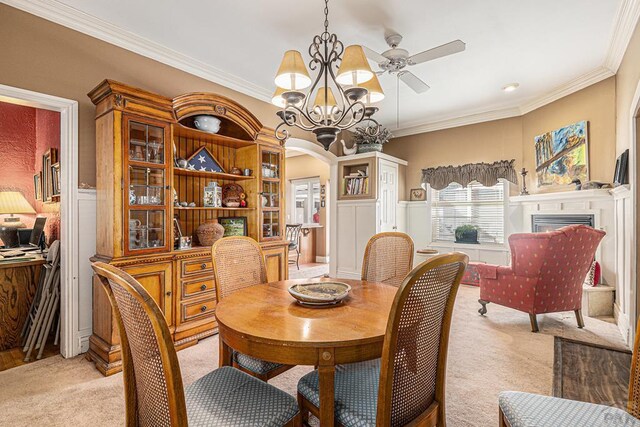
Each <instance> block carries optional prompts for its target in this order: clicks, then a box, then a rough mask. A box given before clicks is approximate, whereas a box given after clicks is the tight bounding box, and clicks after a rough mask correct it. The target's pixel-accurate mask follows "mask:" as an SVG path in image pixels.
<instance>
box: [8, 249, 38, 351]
mask: <svg viewBox="0 0 640 427" xmlns="http://www.w3.org/2000/svg"><path fill="white" fill-rule="evenodd" d="M44 263H45V260H44V259H43V258H42V257H41V256H39V255H35V256H34V257H33V259H24V258H17V259H15V260H10V261H7V260H2V261H0V351H2V350H8V349H10V348H14V347H18V346H19V345H20V333H21V332H22V327H23V326H24V322H25V321H26V320H27V316H28V313H29V308H30V307H31V302H32V301H33V297H34V295H35V294H36V289H37V287H38V279H39V278H40V270H41V267H40V266H41V265H42V264H44Z"/></svg>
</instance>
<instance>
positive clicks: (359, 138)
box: [353, 127, 393, 153]
mask: <svg viewBox="0 0 640 427" xmlns="http://www.w3.org/2000/svg"><path fill="white" fill-rule="evenodd" d="M367 129H368V128H362V127H360V128H356V131H355V133H354V134H353V140H354V141H355V143H356V144H357V146H358V153H370V152H372V151H380V152H382V145H383V144H386V143H387V142H388V141H389V139H391V137H393V135H391V132H390V131H389V129H387V128H382V129H380V132H378V134H377V135H371V134H370V133H369V132H368V131H367Z"/></svg>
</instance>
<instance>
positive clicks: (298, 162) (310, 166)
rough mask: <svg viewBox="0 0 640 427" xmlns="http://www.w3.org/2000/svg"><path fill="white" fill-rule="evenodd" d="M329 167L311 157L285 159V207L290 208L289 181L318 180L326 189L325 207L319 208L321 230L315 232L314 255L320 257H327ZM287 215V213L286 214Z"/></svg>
mask: <svg viewBox="0 0 640 427" xmlns="http://www.w3.org/2000/svg"><path fill="white" fill-rule="evenodd" d="M329 171H330V168H329V165H328V164H326V163H325V162H323V161H322V160H318V159H316V158H314V157H311V156H309V155H307V154H305V155H302V156H295V157H288V158H287V167H286V172H285V175H286V179H287V188H286V195H287V207H288V208H290V207H291V201H290V197H291V184H290V183H291V180H293V179H302V178H313V177H319V178H320V185H325V186H326V187H325V188H326V189H327V194H326V203H327V204H326V205H325V207H324V208H320V225H322V228H321V229H319V230H316V255H317V256H321V257H326V256H329V248H328V246H327V244H326V241H327V238H326V237H327V233H328V231H329V230H327V228H328V227H327V215H328V214H329V205H328V203H329V193H328V191H329V185H328V184H327V181H329V176H330V175H329V173H330V172H329ZM287 215H289V212H287ZM289 221H290V220H289V218H288V217H287V222H289Z"/></svg>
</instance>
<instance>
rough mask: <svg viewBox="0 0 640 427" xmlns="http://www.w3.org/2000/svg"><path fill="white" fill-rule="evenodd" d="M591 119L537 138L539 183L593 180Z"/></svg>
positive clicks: (546, 184)
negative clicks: (591, 169)
mask: <svg viewBox="0 0 640 427" xmlns="http://www.w3.org/2000/svg"><path fill="white" fill-rule="evenodd" d="M588 143H589V141H588V122H587V121H586V120H583V121H581V122H577V123H574V124H571V125H567V126H564V127H561V128H560V129H556V130H554V131H551V132H547V133H544V134H542V135H538V136H536V137H535V138H534V144H535V156H536V174H537V183H538V187H546V186H553V185H567V184H571V183H572V181H574V180H576V179H579V180H580V182H583V183H584V182H587V181H589V146H588Z"/></svg>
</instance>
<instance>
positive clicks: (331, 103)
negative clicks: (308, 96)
mask: <svg viewBox="0 0 640 427" xmlns="http://www.w3.org/2000/svg"><path fill="white" fill-rule="evenodd" d="M325 94H326V98H327V100H326V104H325ZM313 105H314V106H315V107H317V108H320V111H321V112H322V115H323V116H326V115H327V114H329V113H331V110H333V107H335V106H337V105H338V103H337V102H336V98H335V96H333V91H332V90H331V88H330V87H328V88H325V87H324V86H322V87H321V88H320V89H318V94H317V95H316V99H315V101H314V103H313Z"/></svg>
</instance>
